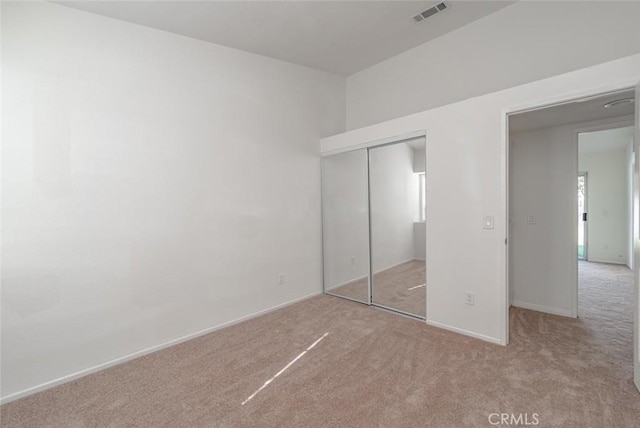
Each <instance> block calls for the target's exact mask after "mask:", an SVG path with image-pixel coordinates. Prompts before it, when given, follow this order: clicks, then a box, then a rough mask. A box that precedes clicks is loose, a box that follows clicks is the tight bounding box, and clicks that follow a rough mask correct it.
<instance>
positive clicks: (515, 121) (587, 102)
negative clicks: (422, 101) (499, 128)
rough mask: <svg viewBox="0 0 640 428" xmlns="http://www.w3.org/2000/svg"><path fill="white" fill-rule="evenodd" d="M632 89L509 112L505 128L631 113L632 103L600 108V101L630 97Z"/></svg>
mask: <svg viewBox="0 0 640 428" xmlns="http://www.w3.org/2000/svg"><path fill="white" fill-rule="evenodd" d="M634 93H635V91H634V90H632V89H631V90H628V91H621V92H616V93H611V94H607V95H602V96H598V97H590V98H587V99H583V100H577V101H573V102H570V103H565V104H560V105H557V106H552V107H548V108H543V109H539V110H534V111H529V112H525V113H520V114H516V115H512V116H510V117H509V131H510V132H524V131H532V130H534V129H541V128H550V127H552V126H562V125H569V124H571V123H578V122H587V121H591V120H598V119H607V118H611V117H618V116H631V115H633V112H634V103H632V104H622V105H618V106H614V107H610V108H604V105H605V104H606V103H608V102H611V101H614V100H618V99H622V98H630V97H631V98H633V97H634Z"/></svg>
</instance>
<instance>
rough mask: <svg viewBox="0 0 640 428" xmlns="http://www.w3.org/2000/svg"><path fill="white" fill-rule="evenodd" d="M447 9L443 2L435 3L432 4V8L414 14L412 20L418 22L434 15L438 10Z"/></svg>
mask: <svg viewBox="0 0 640 428" xmlns="http://www.w3.org/2000/svg"><path fill="white" fill-rule="evenodd" d="M445 9H447V5H446V4H444V2H443V3H438V4H437V5H435V6H433V7H432V8H429V9H427V10H425V11H424V12H422V13H419V14H417V15H416V16H414V17H413V20H414V21H416V22H420V21H423V20H425V19H427V18H428V17H430V16H433V15H435V14H436V13H438V12H442V11H443V10H445Z"/></svg>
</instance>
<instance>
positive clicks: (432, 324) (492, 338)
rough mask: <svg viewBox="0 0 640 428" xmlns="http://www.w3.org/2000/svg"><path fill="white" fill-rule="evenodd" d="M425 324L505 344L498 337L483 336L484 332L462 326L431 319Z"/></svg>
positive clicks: (497, 343) (496, 343)
mask: <svg viewBox="0 0 640 428" xmlns="http://www.w3.org/2000/svg"><path fill="white" fill-rule="evenodd" d="M427 324H428V325H430V326H433V327H438V328H442V329H444V330H449V331H452V332H454V333H459V334H464V335H465V336H469V337H473V338H474V339H480V340H484V341H485V342H489V343H493V344H495V345H506V343H504V342H503V341H502V340H500V339H498V338H495V337H491V336H485V335H484V334H480V333H475V332H473V331H469V330H465V329H463V328H458V327H453V326H450V325H447V324H441V323H439V322H436V321H431V320H427Z"/></svg>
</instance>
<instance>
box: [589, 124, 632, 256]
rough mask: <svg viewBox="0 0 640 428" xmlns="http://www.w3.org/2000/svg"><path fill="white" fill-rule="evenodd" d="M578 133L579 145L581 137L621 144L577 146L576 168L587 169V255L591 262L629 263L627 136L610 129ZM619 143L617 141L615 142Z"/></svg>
mask: <svg viewBox="0 0 640 428" xmlns="http://www.w3.org/2000/svg"><path fill="white" fill-rule="evenodd" d="M589 134H590V135H585V134H580V136H579V139H578V145H579V148H581V146H582V143H583V141H584V139H585V138H588V137H592V138H596V139H598V140H600V141H602V143H604V144H607V143H610V144H616V141H614V139H615V138H621V137H622V138H623V141H622V142H621V143H622V145H618V146H616V147H615V148H613V149H606V150H599V151H593V152H592V151H589V152H584V151H582V150H579V157H578V165H579V166H578V168H579V170H580V171H584V172H587V173H588V175H587V198H588V199H587V203H588V207H587V209H588V213H589V217H588V222H587V237H588V238H587V243H588V244H587V245H588V254H587V258H588V260H589V261H592V262H604V263H620V264H625V265H628V264H629V254H628V253H629V237H630V236H631V231H630V229H629V206H630V202H631V199H630V198H629V187H630V186H629V184H630V183H629V176H628V172H629V171H628V156H627V145H628V144H629V143H628V137H627V136H624V135H620V134H619V133H615V131H614V132H612V131H600V132H593V133H589ZM618 143H619V142H618Z"/></svg>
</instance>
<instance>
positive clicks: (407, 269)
mask: <svg viewBox="0 0 640 428" xmlns="http://www.w3.org/2000/svg"><path fill="white" fill-rule="evenodd" d="M369 194H370V196H369V198H370V210H371V214H370V221H371V264H372V272H373V278H372V290H371V294H372V296H371V297H372V303H373V304H375V305H378V306H382V307H386V308H389V309H393V310H396V311H399V312H403V313H406V314H410V315H414V316H418V317H420V318H425V316H426V260H425V258H426V245H425V243H426V223H425V222H426V201H425V197H426V192H425V139H424V137H421V138H419V139H415V140H410V141H406V142H400V143H396V144H391V145H387V146H381V147H375V148H372V149H370V150H369Z"/></svg>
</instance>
